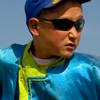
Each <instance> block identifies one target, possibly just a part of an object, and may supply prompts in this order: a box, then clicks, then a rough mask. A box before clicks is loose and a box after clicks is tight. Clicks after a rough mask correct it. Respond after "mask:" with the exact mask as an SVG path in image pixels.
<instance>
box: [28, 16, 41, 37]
mask: <svg viewBox="0 0 100 100" xmlns="http://www.w3.org/2000/svg"><path fill="white" fill-rule="evenodd" d="M38 23H39V21H38V19H36V18H31V19H30V20H29V30H30V32H31V34H32V35H33V36H38V35H39V33H38V27H39V26H38Z"/></svg>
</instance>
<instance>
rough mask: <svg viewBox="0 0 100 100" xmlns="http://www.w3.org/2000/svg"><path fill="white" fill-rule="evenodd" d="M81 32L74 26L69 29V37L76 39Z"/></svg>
mask: <svg viewBox="0 0 100 100" xmlns="http://www.w3.org/2000/svg"><path fill="white" fill-rule="evenodd" d="M79 33H80V32H78V31H77V30H76V28H75V27H72V28H71V29H70V31H69V38H73V39H76V38H77V37H78V34H79Z"/></svg>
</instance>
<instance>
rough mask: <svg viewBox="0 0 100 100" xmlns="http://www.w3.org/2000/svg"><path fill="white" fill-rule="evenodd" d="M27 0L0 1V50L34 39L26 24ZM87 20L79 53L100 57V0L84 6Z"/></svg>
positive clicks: (93, 0) (94, 0) (78, 49)
mask: <svg viewBox="0 0 100 100" xmlns="http://www.w3.org/2000/svg"><path fill="white" fill-rule="evenodd" d="M24 3H25V0H0V48H1V47H8V46H9V45H10V44H12V43H19V44H26V43H27V42H28V41H30V40H31V39H32V37H31V35H30V33H29V31H28V29H27V26H26V22H25V13H24ZM83 13H84V18H85V20H86V23H85V27H84V30H83V33H82V38H81V41H80V44H79V47H78V48H77V49H76V51H77V52H83V53H88V54H92V55H98V56H100V31H99V30H100V0H92V1H91V2H89V3H87V4H84V5H83Z"/></svg>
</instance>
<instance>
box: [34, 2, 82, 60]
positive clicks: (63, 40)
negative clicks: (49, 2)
mask: <svg viewBox="0 0 100 100" xmlns="http://www.w3.org/2000/svg"><path fill="white" fill-rule="evenodd" d="M82 17H83V14H82V8H81V5H80V4H79V3H71V2H70V3H64V4H62V5H60V6H59V7H57V8H55V9H54V10H53V11H52V13H49V14H47V15H46V17H45V18H47V19H54V18H67V19H70V20H72V21H77V20H78V19H82ZM37 32H38V34H39V35H38V36H34V46H35V47H34V48H35V52H34V55H35V56H37V57H40V58H51V57H53V56H60V57H64V58H69V57H70V56H72V54H73V52H74V50H75V49H76V47H77V46H78V44H79V41H80V37H81V32H78V31H77V30H76V28H75V27H74V26H73V27H72V28H71V29H70V30H68V31H62V30H58V29H56V28H55V27H54V25H53V23H52V22H49V21H39V22H38V31H37ZM33 35H34V33H33ZM35 42H36V44H35Z"/></svg>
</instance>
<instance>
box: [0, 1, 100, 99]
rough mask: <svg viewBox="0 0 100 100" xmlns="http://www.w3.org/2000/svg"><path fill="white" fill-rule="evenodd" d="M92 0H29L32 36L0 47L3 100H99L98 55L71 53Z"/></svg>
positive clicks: (0, 89) (29, 24)
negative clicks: (23, 42) (21, 42)
mask: <svg viewBox="0 0 100 100" xmlns="http://www.w3.org/2000/svg"><path fill="white" fill-rule="evenodd" d="M88 1H90V0H26V3H25V12H26V23H27V26H28V29H29V31H30V33H31V34H32V36H33V38H34V39H33V40H32V41H31V42H29V43H28V44H27V45H19V44H13V45H11V46H10V47H8V48H3V49H1V50H0V100H100V57H94V56H92V55H87V54H81V53H73V52H74V50H75V49H76V48H77V46H78V43H79V41H80V37H81V31H82V29H83V27H84V23H85V21H84V19H83V13H82V4H83V3H86V2H88Z"/></svg>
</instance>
